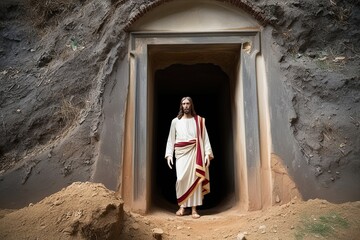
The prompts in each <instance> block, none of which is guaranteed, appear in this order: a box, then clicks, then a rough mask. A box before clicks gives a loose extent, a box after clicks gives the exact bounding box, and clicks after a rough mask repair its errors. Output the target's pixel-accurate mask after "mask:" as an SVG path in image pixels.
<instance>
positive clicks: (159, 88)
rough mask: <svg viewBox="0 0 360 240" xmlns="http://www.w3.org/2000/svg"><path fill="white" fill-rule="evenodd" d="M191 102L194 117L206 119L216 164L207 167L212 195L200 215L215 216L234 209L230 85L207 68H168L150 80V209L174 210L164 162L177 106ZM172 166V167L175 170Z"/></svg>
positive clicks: (171, 173) (172, 178)
mask: <svg viewBox="0 0 360 240" xmlns="http://www.w3.org/2000/svg"><path fill="white" fill-rule="evenodd" d="M184 96H190V97H191V98H192V99H193V101H194V106H195V110H196V113H197V114H198V115H200V116H202V117H205V119H206V127H207V131H208V134H209V138H210V142H211V145H212V149H213V152H214V155H215V158H214V159H213V160H212V161H211V166H210V183H211V185H210V186H211V193H210V194H208V195H206V196H205V198H204V204H203V206H202V207H201V208H200V209H203V210H206V211H208V212H209V213H216V212H218V211H222V210H224V208H229V207H231V206H232V205H233V204H234V201H235V200H234V157H233V152H234V151H233V129H232V120H231V107H230V106H231V102H230V101H231V97H230V96H231V89H230V79H229V77H228V76H227V74H226V73H225V72H224V71H222V69H221V68H220V67H219V66H217V65H214V64H211V63H197V64H189V65H185V64H173V65H171V66H168V67H166V68H164V69H160V70H156V71H155V74H154V94H153V97H154V99H153V105H154V106H153V108H152V109H153V114H152V116H153V121H152V122H153V139H152V146H151V147H152V151H153V156H152V159H153V160H152V166H151V176H152V179H151V182H152V187H151V189H152V193H151V196H152V199H151V200H152V207H154V208H162V209H168V210H171V211H173V209H176V208H177V202H176V193H175V183H176V171H175V169H174V168H173V169H172V170H171V169H170V168H169V167H168V166H167V163H166V160H165V159H164V155H165V148H166V141H167V137H168V134H169V129H170V123H171V120H172V119H173V118H175V117H176V116H177V113H178V111H179V106H180V100H181V98H182V97H184ZM174 165H175V164H174Z"/></svg>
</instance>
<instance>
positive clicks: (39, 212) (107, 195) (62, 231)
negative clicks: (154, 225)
mask: <svg viewBox="0 0 360 240" xmlns="http://www.w3.org/2000/svg"><path fill="white" fill-rule="evenodd" d="M4 214H5V216H3V218H1V219H0V239H25V238H26V239H118V238H117V236H119V234H120V232H121V229H122V223H123V222H122V219H123V202H122V201H121V200H120V199H118V198H117V197H116V196H115V193H114V192H112V191H110V190H108V189H106V188H105V187H104V185H102V184H95V183H89V182H86V183H80V182H75V183H73V184H71V185H70V186H69V187H67V188H65V189H63V190H61V191H59V192H57V193H55V194H53V195H51V196H49V197H46V198H45V199H43V200H41V201H40V202H38V203H36V204H30V205H29V206H28V207H25V208H22V209H20V210H17V211H14V212H10V213H9V210H7V211H6V210H4V211H2V215H4Z"/></svg>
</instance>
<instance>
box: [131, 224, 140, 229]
mask: <svg viewBox="0 0 360 240" xmlns="http://www.w3.org/2000/svg"><path fill="white" fill-rule="evenodd" d="M139 227H140V226H139V224H138V223H133V224H131V228H132V229H134V230H138V229H139Z"/></svg>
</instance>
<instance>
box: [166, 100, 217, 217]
mask: <svg viewBox="0 0 360 240" xmlns="http://www.w3.org/2000/svg"><path fill="white" fill-rule="evenodd" d="M174 150H175V159H176V177H177V180H176V196H177V202H178V205H179V206H180V208H179V210H178V211H177V212H176V215H177V216H183V215H184V213H185V208H187V207H191V216H192V217H193V218H199V217H200V215H199V214H198V213H197V210H196V207H197V206H201V205H202V201H203V197H204V195H205V194H207V193H209V192H210V182H209V166H210V160H211V159H213V158H214V155H213V152H212V149H211V145H210V141H209V137H208V133H207V130H206V127H205V119H204V118H202V117H200V116H198V115H196V113H195V108H194V104H193V101H192V99H191V98H190V97H184V98H182V99H181V101H180V110H179V114H178V116H177V117H176V118H174V119H173V120H172V122H171V126H170V132H169V137H168V140H167V144H166V153H165V158H166V160H167V164H168V165H169V168H170V169H172V166H173V153H174Z"/></svg>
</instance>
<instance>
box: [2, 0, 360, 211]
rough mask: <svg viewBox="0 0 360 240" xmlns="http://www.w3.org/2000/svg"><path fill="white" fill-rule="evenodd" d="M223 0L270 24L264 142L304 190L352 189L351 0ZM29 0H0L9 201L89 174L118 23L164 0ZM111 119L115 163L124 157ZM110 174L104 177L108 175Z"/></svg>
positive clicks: (115, 55)
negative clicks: (267, 137)
mask: <svg viewBox="0 0 360 240" xmlns="http://www.w3.org/2000/svg"><path fill="white" fill-rule="evenodd" d="M227 2H229V4H233V6H234V7H236V6H239V7H245V6H246V7H248V10H249V9H250V10H251V11H253V13H256V15H258V14H261V16H263V19H264V21H265V22H268V23H269V25H268V26H267V27H266V28H265V30H264V37H265V38H264V39H266V41H267V42H266V43H264V45H265V46H266V49H268V50H266V51H267V53H268V55H266V63H267V65H266V68H267V71H268V72H269V73H270V75H269V76H270V77H269V79H268V81H269V104H270V121H271V136H272V143H273V146H272V152H273V153H275V154H277V155H278V156H279V157H280V158H281V159H282V160H283V165H284V166H285V167H286V168H287V170H288V171H289V174H290V176H292V177H293V179H294V181H295V183H296V184H297V186H298V189H299V191H300V193H301V194H302V195H303V197H304V198H305V199H308V198H315V197H320V198H326V199H328V200H330V201H335V202H343V201H349V200H358V199H360V191H354V188H353V187H352V186H351V185H352V184H354V183H357V182H359V180H360V162H359V159H360V157H359V156H360V152H359V149H358V146H360V138H359V137H358V135H359V131H360V130H359V127H360V126H359V125H360V111H359V110H360V98H359V96H360V93H359V92H360V81H359V76H360V74H359V71H360V70H359V68H358V66H359V62H360V59H359V51H360V46H359V44H360V43H359V41H357V39H359V35H360V32H359V31H358V25H359V23H360V19H359V18H360V17H359V16H360V14H359V13H360V12H359V11H360V9H359V5H358V4H356V2H357V1H351V0H347V1H306V2H305V3H303V2H300V1H296V0H293V1H286V2H283V1H265V0H257V1H251V2H250V1H227ZM29 3H32V4H33V2H31V1H25V2H16V1H12V2H2V3H1V7H0V9H1V10H0V36H1V41H0V81H1V84H0V109H1V111H0V120H1V121H0V136H1V138H0V164H1V165H0V166H1V169H0V194H1V196H8V197H7V198H1V200H0V206H1V207H8V208H10V207H19V206H24V205H25V204H27V203H28V202H30V201H36V200H39V199H41V198H42V197H44V196H46V195H49V194H50V193H53V192H55V191H57V190H59V189H61V188H62V187H64V186H67V185H68V184H70V183H71V182H73V181H86V180H92V179H96V178H97V175H96V174H97V172H98V171H99V169H101V166H99V165H98V164H97V163H99V156H98V152H99V150H98V149H99V147H100V146H99V140H100V139H101V138H102V137H103V136H104V135H102V134H111V129H107V130H104V129H103V123H104V122H105V121H106V120H107V119H106V116H107V117H108V116H111V114H110V115H108V114H106V115H105V114H104V112H105V111H107V110H106V109H104V94H109V93H111V92H112V91H113V89H121V90H120V92H121V94H120V99H119V102H118V103H116V104H115V105H113V106H118V107H120V108H121V109H123V110H122V111H125V106H126V96H127V94H128V92H127V84H128V83H126V82H121V83H118V82H117V78H116V74H117V71H119V69H121V68H119V66H118V62H119V59H123V58H124V57H125V56H126V53H127V44H128V38H129V33H128V32H125V31H124V29H125V28H127V27H128V25H129V23H130V22H131V21H133V20H134V19H136V16H138V15H141V13H143V12H146V9H147V8H151V6H155V5H157V4H165V3H166V1H146V0H142V1H116V0H112V1H92V0H88V1H84V0H79V1H66V0H62V1H53V2H52V5H49V6H48V8H47V9H46V8H45V9H44V8H39V6H38V5H37V7H38V8H36V7H28V5H26V4H29ZM40 5H41V4H40ZM250 10H249V11H250ZM251 11H250V12H251ZM34 16H35V17H34ZM107 101H111V100H107ZM118 117H119V116H118ZM119 119H121V121H120V122H119V125H117V130H119V131H120V132H119V133H118V134H117V136H115V137H114V138H115V139H116V140H118V141H119V143H120V147H119V149H117V150H116V149H115V150H114V151H115V154H116V153H119V155H120V159H117V160H116V161H115V163H116V164H112V165H111V164H110V165H109V166H108V168H109V169H112V171H113V172H118V171H120V169H121V167H122V159H121V141H122V139H123V132H121V131H123V129H124V116H123V115H122V116H120V117H119ZM101 157H102V156H101ZM110 175H111V174H110ZM105 181H107V180H105ZM120 184H121V181H118V179H115V180H114V179H113V177H111V179H110V180H109V181H108V183H106V186H108V187H110V188H112V189H116V188H117V187H118V186H119V185H120ZM30 191H31V193H32V194H29V192H30Z"/></svg>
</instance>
